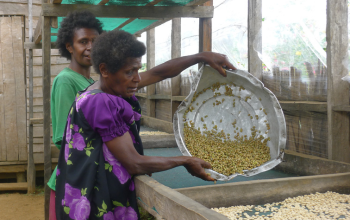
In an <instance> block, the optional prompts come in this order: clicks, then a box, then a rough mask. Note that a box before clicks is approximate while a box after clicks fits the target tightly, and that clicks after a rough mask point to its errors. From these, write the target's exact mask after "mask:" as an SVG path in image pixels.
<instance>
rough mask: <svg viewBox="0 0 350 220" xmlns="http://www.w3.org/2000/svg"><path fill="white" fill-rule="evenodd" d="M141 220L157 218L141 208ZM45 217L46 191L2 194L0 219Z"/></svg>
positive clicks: (35, 219) (36, 218)
mask: <svg viewBox="0 0 350 220" xmlns="http://www.w3.org/2000/svg"><path fill="white" fill-rule="evenodd" d="M140 214H141V220H155V218H154V217H153V216H152V215H150V214H149V213H147V212H146V211H144V210H142V209H141V210H140ZM42 219H44V192H43V190H42V189H38V190H37V192H36V193H35V194H24V193H2V194H0V220H42Z"/></svg>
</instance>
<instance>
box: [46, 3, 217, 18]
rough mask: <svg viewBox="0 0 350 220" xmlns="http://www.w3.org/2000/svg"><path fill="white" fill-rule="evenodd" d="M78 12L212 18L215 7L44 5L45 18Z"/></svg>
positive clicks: (135, 16) (138, 16) (125, 16)
mask: <svg viewBox="0 0 350 220" xmlns="http://www.w3.org/2000/svg"><path fill="white" fill-rule="evenodd" d="M76 10H88V11H90V12H91V13H93V14H94V15H95V16H96V17H104V18H115V17H118V18H145V17H152V18H171V19H172V18H179V17H191V18H212V17H213V14H214V8H213V7H203V6H157V7H152V6H118V5H108V6H106V5H87V4H86V5H85V4H76V5H71V4H70V5H65V4H64V5H61V4H59V5H58V4H43V5H42V15H43V16H54V17H65V16H67V14H68V13H69V12H73V11H76Z"/></svg>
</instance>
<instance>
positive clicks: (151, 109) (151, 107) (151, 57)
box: [146, 29, 156, 117]
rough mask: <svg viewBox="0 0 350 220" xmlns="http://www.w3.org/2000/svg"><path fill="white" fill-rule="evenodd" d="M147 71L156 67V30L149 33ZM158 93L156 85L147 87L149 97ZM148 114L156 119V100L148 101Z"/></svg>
mask: <svg viewBox="0 0 350 220" xmlns="http://www.w3.org/2000/svg"><path fill="white" fill-rule="evenodd" d="M146 44H147V45H146V46H147V70H150V69H152V68H153V67H154V66H155V30H154V29H151V30H149V31H147V42H146ZM155 93H156V85H155V84H153V85H149V86H147V96H150V95H154V94H155ZM146 106H147V113H148V116H150V117H156V110H155V108H156V103H155V101H154V100H151V99H147V101H146Z"/></svg>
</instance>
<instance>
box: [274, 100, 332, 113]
mask: <svg viewBox="0 0 350 220" xmlns="http://www.w3.org/2000/svg"><path fill="white" fill-rule="evenodd" d="M279 103H280V105H281V108H282V109H283V110H288V111H311V112H327V102H312V101H279Z"/></svg>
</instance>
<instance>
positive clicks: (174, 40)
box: [171, 18, 181, 119]
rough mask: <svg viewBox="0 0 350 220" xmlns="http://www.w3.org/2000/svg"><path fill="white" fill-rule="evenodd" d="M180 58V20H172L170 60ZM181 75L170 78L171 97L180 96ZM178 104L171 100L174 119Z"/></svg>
mask: <svg viewBox="0 0 350 220" xmlns="http://www.w3.org/2000/svg"><path fill="white" fill-rule="evenodd" d="M180 56H181V18H174V19H173V21H172V28H171V59H175V58H177V57H180ZM180 86H181V74H179V75H178V76H175V77H173V78H171V95H172V96H180V95H181V88H180ZM179 104H180V102H178V101H173V100H172V99H171V115H172V118H171V119H173V118H174V114H175V112H176V109H177V107H178V106H179Z"/></svg>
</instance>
